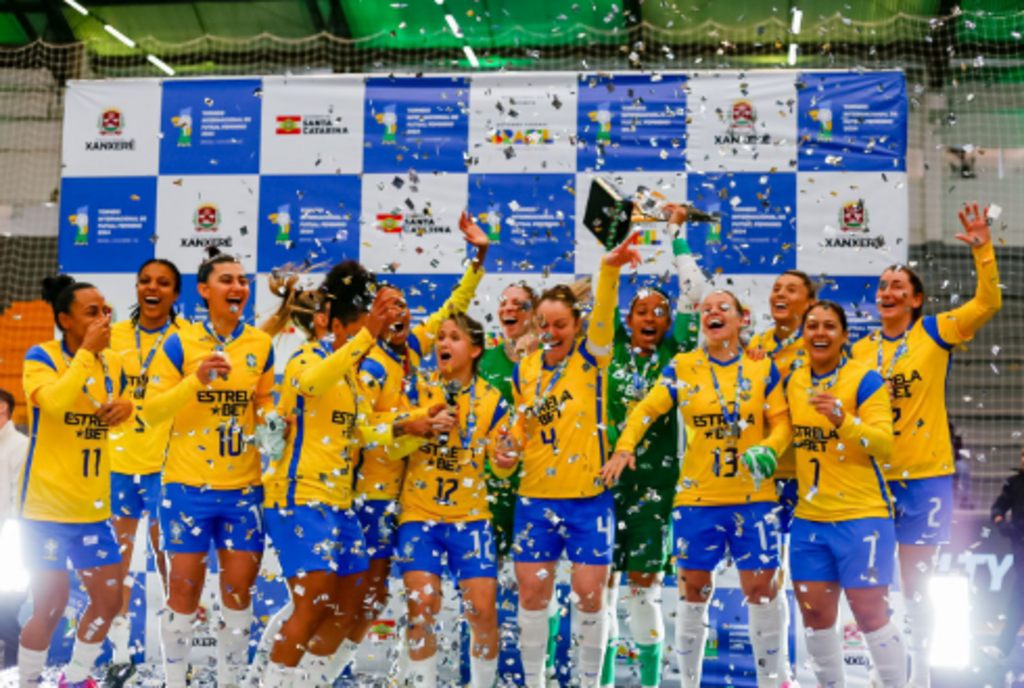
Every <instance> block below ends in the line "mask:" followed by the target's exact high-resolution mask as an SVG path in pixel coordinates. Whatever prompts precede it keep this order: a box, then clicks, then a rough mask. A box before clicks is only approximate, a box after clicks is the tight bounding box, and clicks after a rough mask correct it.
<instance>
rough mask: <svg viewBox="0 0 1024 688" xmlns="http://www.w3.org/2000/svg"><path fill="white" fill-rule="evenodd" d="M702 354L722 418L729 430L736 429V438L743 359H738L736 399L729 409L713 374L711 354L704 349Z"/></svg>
mask: <svg viewBox="0 0 1024 688" xmlns="http://www.w3.org/2000/svg"><path fill="white" fill-rule="evenodd" d="M704 356H705V358H706V359H707V361H708V370H710V371H711V381H712V382H714V383H715V394H716V395H717V396H718V404H719V406H721V407H722V420H724V421H725V422H726V424H727V425H729V428H730V431H731V430H732V429H734V428H735V429H736V431H737V439H738V438H739V437H738V431H739V421H740V391H741V390H742V388H743V359H742V358H741V359H740V365H739V369H738V370H737V371H736V400H735V402H734V404H735V405H734V406H733V410H732V411H730V410H729V406H728V404H726V402H725V396H724V395H723V394H722V388H721V386H720V385H719V384H718V376H717V375H715V364H714V363H713V362H712V361H711V356H710V355H709V354H708V350H707V349H704Z"/></svg>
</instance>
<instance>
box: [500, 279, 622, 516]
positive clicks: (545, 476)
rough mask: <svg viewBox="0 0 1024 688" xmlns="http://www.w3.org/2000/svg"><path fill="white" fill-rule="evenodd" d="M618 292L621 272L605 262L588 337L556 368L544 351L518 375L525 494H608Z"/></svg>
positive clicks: (519, 367)
mask: <svg viewBox="0 0 1024 688" xmlns="http://www.w3.org/2000/svg"><path fill="white" fill-rule="evenodd" d="M618 293H619V269H618V268H613V267H610V266H608V265H605V264H604V262H602V263H601V271H600V273H599V274H598V278H597V290H596V295H595V301H594V310H593V312H592V313H591V314H590V321H589V323H588V324H587V333H586V336H584V337H583V338H582V339H580V341H579V342H577V343H576V344H575V346H574V347H573V349H572V351H571V353H570V354H569V355H568V356H566V358H565V359H563V360H562V361H561V362H560V363H559V364H557V365H555V366H554V367H549V366H548V365H547V364H546V363H544V351H543V349H541V350H539V351H535V352H533V353H532V354H530V355H529V356H527V357H526V358H525V359H523V360H522V361H520V362H519V363H518V364H516V367H515V369H514V370H513V371H512V397H513V399H514V400H515V405H514V408H515V412H516V421H515V424H514V426H513V435H514V436H515V438H516V440H517V441H518V442H519V445H520V446H521V447H522V448H523V450H522V458H521V459H520V464H519V465H520V469H521V470H520V479H521V481H520V483H519V494H520V495H521V496H523V497H536V498H539V499H580V498H584V497H594V496H596V495H599V494H601V493H602V492H604V490H605V487H604V483H603V482H602V481H601V476H600V471H601V466H603V465H604V461H605V458H606V457H607V454H608V451H609V446H608V428H607V420H606V409H605V399H606V398H607V384H608V380H607V369H608V366H609V364H610V363H611V360H612V354H613V350H612V347H613V343H614V341H613V340H614V329H615V318H616V317H617V314H616V312H615V311H616V308H617V305H618Z"/></svg>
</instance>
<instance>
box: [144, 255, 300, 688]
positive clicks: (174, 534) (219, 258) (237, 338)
mask: <svg viewBox="0 0 1024 688" xmlns="http://www.w3.org/2000/svg"><path fill="white" fill-rule="evenodd" d="M196 281H197V283H198V289H199V294H200V296H201V297H202V298H203V301H204V302H205V303H206V305H207V308H208V309H209V318H208V319H207V320H206V321H204V322H202V323H196V324H194V325H191V326H189V327H184V328H182V329H181V331H180V332H177V333H175V334H172V335H171V336H169V337H168V338H167V341H165V342H164V345H163V348H162V349H161V350H160V353H158V354H157V357H156V359H155V360H154V361H153V368H152V372H151V377H150V383H149V384H150V386H149V389H148V391H147V394H146V401H145V406H144V419H145V420H146V422H148V423H149V424H150V425H154V426H157V425H160V424H162V423H165V422H167V421H170V420H172V419H173V426H172V430H171V439H170V444H169V445H168V449H167V462H166V464H165V467H164V477H163V482H164V484H163V491H162V497H161V505H160V528H161V537H162V539H163V543H162V544H163V549H164V551H165V552H167V554H168V556H169V558H170V586H169V588H170V590H169V595H168V598H167V610H166V611H165V613H164V614H163V615H162V616H161V619H160V628H161V636H162V640H163V650H164V669H165V675H166V681H167V686H168V688H184V686H185V681H186V674H187V671H188V659H189V653H190V651H191V648H192V632H193V624H194V623H195V618H196V610H197V609H198V608H199V600H200V596H201V594H202V591H203V583H204V582H205V580H206V565H207V553H208V552H209V550H210V543H211V542H212V543H214V544H215V546H216V549H217V558H218V561H219V564H220V593H221V617H222V618H221V624H220V628H219V629H218V631H217V683H218V685H222V686H237V685H239V680H240V671H241V670H242V668H243V667H244V666H245V665H246V664H247V663H248V653H249V628H250V626H251V625H252V607H251V595H250V589H251V588H252V586H253V584H254V583H255V582H256V575H257V574H258V573H259V567H260V561H261V559H262V556H263V534H264V529H263V509H262V507H263V488H262V485H261V483H260V472H261V468H262V466H261V461H260V454H259V450H258V449H257V447H256V444H255V443H254V442H253V441H252V437H253V435H254V434H256V432H257V429H258V428H257V426H258V425H260V426H265V425H266V424H268V423H271V422H273V420H274V419H275V417H276V413H272V412H273V410H274V407H273V399H272V398H271V391H272V390H273V388H274V352H273V347H272V345H271V340H270V337H269V336H268V335H267V334H266V333H265V332H261V331H260V330H257V329H255V328H253V327H250V326H249V325H246V324H245V323H244V322H242V312H243V309H244V308H245V304H246V302H247V301H248V300H249V278H248V277H247V276H246V274H245V270H244V269H243V268H242V265H241V263H239V262H238V260H237V259H236V258H234V257H232V256H227V255H212V256H211V257H210V258H209V259H207V260H206V261H204V262H203V263H202V265H200V266H199V272H198V274H197V276H196ZM282 425H283V424H282ZM282 444H283V443H282Z"/></svg>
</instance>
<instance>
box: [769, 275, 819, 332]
mask: <svg viewBox="0 0 1024 688" xmlns="http://www.w3.org/2000/svg"><path fill="white" fill-rule="evenodd" d="M769 299H770V302H769V303H770V305H771V310H772V318H773V319H774V320H775V321H776V322H780V321H781V322H786V321H790V320H792V319H794V318H795V319H796V321H797V322H799V321H800V320H801V319H802V318H803V317H804V313H805V312H806V311H807V307H808V306H809V305H811V304H812V303H813V302H814V300H813V299H812V298H811V294H810V292H809V291H808V290H807V286H806V285H805V284H804V281H803V280H802V279H800V278H799V277H797V276H796V275H780V276H779V278H778V279H776V280H775V285H774V286H773V287H772V295H771V296H770V297H769Z"/></svg>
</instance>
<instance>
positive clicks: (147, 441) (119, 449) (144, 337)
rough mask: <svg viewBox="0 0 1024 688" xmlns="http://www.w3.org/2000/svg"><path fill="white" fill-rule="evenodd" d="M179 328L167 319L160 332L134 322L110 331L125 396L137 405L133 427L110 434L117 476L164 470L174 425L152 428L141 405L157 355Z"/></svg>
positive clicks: (111, 467)
mask: <svg viewBox="0 0 1024 688" xmlns="http://www.w3.org/2000/svg"><path fill="white" fill-rule="evenodd" d="M180 327H181V326H180V325H179V323H178V321H177V320H174V321H171V320H168V321H167V324H166V325H165V326H164V327H163V328H161V329H159V330H147V329H145V328H143V327H140V326H139V325H137V324H136V323H133V322H132V321H131V320H122V321H121V322H119V323H117V324H115V325H114V326H113V327H112V328H110V348H111V349H113V350H114V351H116V352H117V353H118V354H119V355H120V356H121V363H122V365H123V366H124V374H125V378H126V379H127V382H128V388H127V390H126V394H127V395H128V396H129V397H130V398H131V399H132V401H133V402H134V403H135V416H134V417H133V418H132V421H131V426H130V427H129V426H127V425H126V426H125V427H124V428H119V429H118V431H117V432H112V433H110V450H111V456H110V470H112V471H114V472H116V473H127V474H129V475H150V474H152V473H159V472H160V470H161V469H162V468H163V465H164V456H166V454H167V441H168V439H170V436H171V422H170V421H166V422H164V423H162V424H161V425H158V426H156V427H150V426H149V425H148V424H147V423H146V422H145V421H144V420H143V419H142V404H143V401H144V400H145V398H146V386H147V385H148V384H149V371H150V369H151V368H152V366H153V361H154V360H156V354H157V352H158V351H159V350H160V347H162V346H163V343H164V341H166V339H167V338H168V337H169V336H171V335H172V334H174V333H175V332H177V331H178V330H179V329H180Z"/></svg>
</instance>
